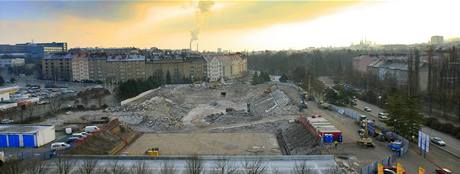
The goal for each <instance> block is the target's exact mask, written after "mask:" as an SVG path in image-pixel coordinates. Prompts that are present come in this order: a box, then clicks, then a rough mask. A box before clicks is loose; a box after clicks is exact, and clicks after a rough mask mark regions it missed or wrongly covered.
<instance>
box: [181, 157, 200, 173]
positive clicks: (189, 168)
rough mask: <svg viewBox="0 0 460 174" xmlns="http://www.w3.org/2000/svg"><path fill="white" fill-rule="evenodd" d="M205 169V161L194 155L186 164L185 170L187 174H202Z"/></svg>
mask: <svg viewBox="0 0 460 174" xmlns="http://www.w3.org/2000/svg"><path fill="white" fill-rule="evenodd" d="M203 168H204V165H203V161H202V160H201V159H200V158H199V157H198V156H197V155H193V156H192V157H191V158H190V159H188V160H187V161H186V162H185V170H186V173H187V174H201V173H202V172H203Z"/></svg>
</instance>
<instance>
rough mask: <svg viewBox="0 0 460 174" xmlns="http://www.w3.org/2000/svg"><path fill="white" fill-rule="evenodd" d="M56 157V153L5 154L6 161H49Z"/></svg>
mask: <svg viewBox="0 0 460 174" xmlns="http://www.w3.org/2000/svg"><path fill="white" fill-rule="evenodd" d="M54 156H56V153H55V152H54V151H51V150H50V151H39V152H37V151H20V152H19V151H18V152H5V159H6V160H34V159H38V160H48V159H51V158H52V157H54Z"/></svg>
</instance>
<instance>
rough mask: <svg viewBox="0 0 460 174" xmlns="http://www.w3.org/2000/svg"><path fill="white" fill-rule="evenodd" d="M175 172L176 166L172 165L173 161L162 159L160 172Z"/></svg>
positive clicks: (167, 173)
mask: <svg viewBox="0 0 460 174" xmlns="http://www.w3.org/2000/svg"><path fill="white" fill-rule="evenodd" d="M175 173H176V168H175V166H174V163H172V162H170V161H164V162H163V163H162V164H161V168H160V174H175Z"/></svg>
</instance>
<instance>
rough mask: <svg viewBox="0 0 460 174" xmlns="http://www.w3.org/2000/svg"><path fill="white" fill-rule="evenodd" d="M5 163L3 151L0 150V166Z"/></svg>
mask: <svg viewBox="0 0 460 174" xmlns="http://www.w3.org/2000/svg"><path fill="white" fill-rule="evenodd" d="M4 163H5V153H4V152H0V166H2V165H3V164H4Z"/></svg>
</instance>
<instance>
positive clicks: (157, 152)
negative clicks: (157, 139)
mask: <svg viewBox="0 0 460 174" xmlns="http://www.w3.org/2000/svg"><path fill="white" fill-rule="evenodd" d="M145 154H146V155H148V156H152V157H157V156H160V148H158V147H154V148H151V149H147V151H145Z"/></svg>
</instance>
